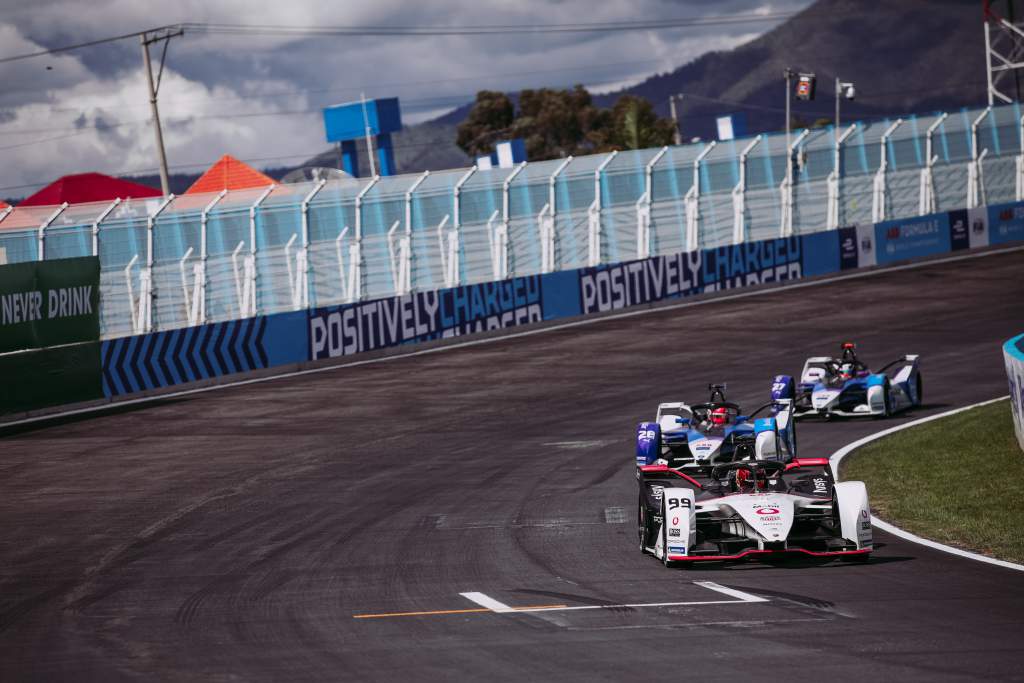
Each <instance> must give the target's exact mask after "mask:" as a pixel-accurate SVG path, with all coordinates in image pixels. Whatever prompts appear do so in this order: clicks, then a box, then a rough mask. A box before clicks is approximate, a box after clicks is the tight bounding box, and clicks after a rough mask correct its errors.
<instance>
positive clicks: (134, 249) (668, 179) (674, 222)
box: [0, 104, 1024, 338]
mask: <svg viewBox="0 0 1024 683" xmlns="http://www.w3.org/2000/svg"><path fill="white" fill-rule="evenodd" d="M1021 127H1022V119H1021V112H1020V107H1019V105H1017V104H1014V105H1008V106H1003V107H994V108H991V109H978V110H964V111H960V112H956V113H951V114H948V115H947V114H937V115H935V116H927V117H914V116H910V117H907V118H906V119H898V120H884V121H876V122H871V123H855V124H852V125H849V126H843V128H842V130H838V131H837V130H833V129H832V128H822V129H816V130H811V131H794V132H793V133H792V134H791V135H790V137H789V138H788V139H787V137H786V135H784V134H779V133H772V134H764V135H760V136H757V137H756V138H745V139H737V140H728V141H723V142H717V143H695V144H689V145H680V146H674V147H668V148H664V149H644V150H632V151H624V152H619V153H614V154H601V155H592V156H584V157H577V158H570V159H556V160H552V161H543V162H531V163H526V164H521V165H520V166H517V167H515V168H511V169H502V168H496V169H488V170H476V169H457V170H450V171H439V172H435V173H429V174H423V175H408V176H393V177H386V178H377V179H347V180H332V181H328V182H316V183H304V184H293V185H281V186H272V187H270V188H256V189H252V190H240V191H233V192H227V193H221V194H219V195H184V196H181V197H173V198H171V199H170V200H169V201H167V200H164V199H147V200H142V201H139V200H134V201H124V202H121V201H117V202H105V203H99V204H83V205H75V206H64V207H32V208H22V209H15V210H14V211H12V212H9V213H7V214H6V215H3V214H0V216H2V219H0V263H16V262H19V261H29V260H36V259H41V258H45V259H53V258H65V257H71V256H85V255H90V254H95V255H98V256H99V257H100V262H101V266H102V276H101V297H102V323H101V324H102V333H103V336H104V337H105V338H110V337H118V336H124V335H128V334H132V333H138V332H144V331H148V330H154V329H170V328H175V327H182V326H187V325H196V324H200V323H203V322H210V321H220V320H229V319H233V318H240V317H248V316H252V315H258V314H266V313H274V312H278V311H286V310H297V309H301V308H305V307H308V306H313V307H316V306H325V305H331V304H338V303H344V302H347V301H356V300H360V299H370V298H378V297H383V296H389V295H392V294H396V293H398V294H402V293H406V292H409V291H412V290H417V289H437V288H441V287H450V286H456V285H461V284H471V283H476V282H482V281H488V280H495V279H502V278H505V277H511V276H518V275H529V274H535V273H539V272H544V271H547V270H560V269H569V268H578V267H581V266H585V265H588V264H589V265H596V264H597V263H601V262H614V261H624V260H630V259H635V258H642V257H646V256H649V255H655V254H665V253H674V252H680V251H686V250H693V249H698V248H709V247H716V246H721V245H725V244H731V243H734V242H741V241H744V240H762V239H768V238H773V237H783V236H788V235H794V234H802V233H808V232H815V231H820V230H827V229H834V228H837V227H839V226H843V225H854V224H858V223H868V222H879V221H881V220H887V219H894V218H904V217H909V216H915V215H919V214H922V213H930V212H934V211H944V210H948V209H956V208H962V207H971V206H978V205H983V204H986V203H988V204H995V203H1000V202H1008V201H1014V200H1021V199H1022V196H1021V193H1022V191H1024V182H1022V181H1024V178H1022V173H1024V162H1022V159H1024V155H1022V149H1024V147H1022V141H1021ZM787 159H788V160H789V161H788V162H787Z"/></svg>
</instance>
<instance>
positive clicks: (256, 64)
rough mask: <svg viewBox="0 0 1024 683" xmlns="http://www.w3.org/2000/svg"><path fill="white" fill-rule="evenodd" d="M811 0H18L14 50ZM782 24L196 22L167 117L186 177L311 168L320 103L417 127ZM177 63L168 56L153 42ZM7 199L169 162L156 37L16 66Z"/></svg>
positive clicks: (6, 9)
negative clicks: (490, 98) (392, 104)
mask: <svg viewBox="0 0 1024 683" xmlns="http://www.w3.org/2000/svg"><path fill="white" fill-rule="evenodd" d="M810 3H811V0H718V1H717V2H709V1H707V0H605V1H604V2H593V1H592V0H562V1H559V2H544V1H542V0H514V1H511V0H474V1H472V2H470V1H469V0H461V1H460V0H434V1H432V2H418V3H412V2H409V1H408V0H405V1H402V0H374V1H372V2H355V1H346V2H323V1H322V0H313V1H311V0H289V2H279V1H275V2H267V1H266V0H245V1H244V2H243V1H242V0H220V1H218V0H212V1H211V0H178V1H177V2H174V3H167V2H160V3H157V2H144V1H142V0H90V1H89V2H83V1H82V0H32V1H31V2H24V1H23V0H0V10H2V11H0V59H2V58H4V57H10V56H15V55H22V54H26V53H32V52H37V51H40V50H44V49H53V48H58V47H63V46H67V45H73V44H77V43H81V42H87V41H92V40H97V39H102V38H108V37H112V36H117V35H122V34H128V33H132V32H138V31H141V30H145V29H149V28H153V27H158V26H164V25H169V24H177V23H181V22H190V23H197V24H204V25H209V24H234V25H237V24H247V25H254V24H258V25H264V26H278V27H280V26H301V27H341V26H346V27H352V26H377V27H408V26H416V27H426V26H430V27H438V26H445V27H454V26H481V25H488V26H495V25H500V26H508V25H527V26H536V25H549V26H550V25H557V24H561V25H564V24H572V23H579V22H593V23H602V24H613V23H614V24H618V23H621V22H635V21H640V20H642V21H651V20H668V19H682V18H688V17H695V18H696V17H701V16H708V15H715V16H722V15H734V14H736V13H743V14H748V13H758V14H768V15H772V14H778V13H789V12H794V11H798V10H800V9H803V8H804V7H806V6H807V5H809V4H810ZM776 23H778V20H775V21H759V22H751V23H743V24H732V25H715V26H703V27H699V28H697V27H687V28H672V29H662V30H643V31H633V32H601V33H554V34H552V33H548V34H533V35H523V34H516V35H484V36H480V35H476V36H473V35H461V36H451V35H447V36H423V35H420V36H338V35H334V36H310V35H305V34H300V35H266V34H256V33H252V32H247V33H245V34H241V35H239V34H224V33H213V32H208V31H204V30H203V29H201V28H200V29H195V30H187V31H186V32H185V35H184V36H182V37H179V38H174V39H173V40H172V41H171V44H170V48H169V51H168V54H167V62H166V67H165V70H164V74H163V81H162V84H161V86H160V95H159V100H160V116H161V119H162V121H163V124H164V139H165V144H166V147H167V156H168V162H169V164H170V165H171V170H172V172H174V171H186V172H195V171H200V170H202V169H204V168H205V167H206V166H207V165H209V164H210V163H211V162H213V161H214V160H216V159H217V158H218V157H219V156H220V155H221V154H224V153H228V154H233V155H235V156H237V157H239V158H241V159H245V160H249V161H250V162H251V163H253V164H254V165H256V166H259V167H266V166H282V165H286V164H296V163H299V162H301V161H303V160H304V159H306V158H308V157H310V156H313V155H314V154H316V153H318V152H321V151H323V150H324V149H325V148H326V146H327V145H326V143H325V142H324V134H323V125H322V119H321V118H320V113H319V111H320V108H321V107H323V106H325V105H328V104H333V103H338V102H346V101H351V100H355V99H358V98H359V95H360V92H365V93H366V95H367V97H384V96H396V95H397V96H399V97H400V98H401V103H402V110H403V118H404V120H405V122H406V123H407V124H409V123H416V122H419V121H422V120H425V119H428V118H431V117H433V116H436V115H438V114H440V113H442V112H443V111H445V110H446V109H450V108H452V107H453V106H456V105H458V104H461V103H463V102H465V101H469V100H471V99H472V97H473V94H474V93H475V92H476V91H477V90H480V89H484V88H487V89H495V90H516V89H519V88H524V87H540V86H552V87H557V86H568V85H570V84H572V83H578V82H579V83H584V84H586V85H587V86H588V87H590V88H591V89H592V90H594V91H596V92H601V91H607V90H611V89H615V88H617V87H620V86H622V85H628V84H631V83H634V82H637V81H639V80H642V79H643V78H644V77H645V76H647V75H650V74H653V73H657V72H664V71H669V70H671V69H674V68H675V67H678V66H680V65H682V64H684V63H686V62H689V61H691V60H693V59H694V58H696V57H698V56H700V55H701V54H703V53H704V52H707V51H709V50H721V49H729V48H731V47H734V46H736V45H739V44H741V43H744V42H746V41H748V40H751V39H752V38H754V37H756V36H757V35H759V34H761V33H763V32H765V31H767V30H769V29H770V28H772V27H773V26H774V25H775V24H776ZM153 57H154V60H155V61H156V62H158V61H159V49H154V50H153ZM0 84H2V87H0V159H2V162H0V197H21V196H25V195H27V194H30V193H31V192H33V191H35V190H36V189H38V188H39V187H40V186H42V185H45V184H46V183H48V182H50V181H51V180H53V179H55V178H57V177H59V176H61V175H65V174H68V173H80V172H86V171H100V172H104V173H109V174H126V173H153V172H156V165H157V162H156V154H155V151H154V143H153V132H152V127H151V126H150V125H149V104H148V100H147V94H146V86H145V76H144V72H143V70H142V57H141V48H140V46H139V43H138V39H137V38H135V39H126V40H122V41H117V42H113V43H106V44H102V45H97V46H94V47H87V48H82V49H78V50H73V51H68V52H62V53H59V54H53V55H46V56H40V57H34V58H31V59H23V60H17V61H9V62H0Z"/></svg>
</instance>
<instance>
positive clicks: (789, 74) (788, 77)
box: [782, 67, 796, 149]
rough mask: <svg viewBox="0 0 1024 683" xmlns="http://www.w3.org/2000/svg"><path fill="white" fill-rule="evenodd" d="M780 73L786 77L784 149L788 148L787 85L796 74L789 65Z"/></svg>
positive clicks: (788, 85)
mask: <svg viewBox="0 0 1024 683" xmlns="http://www.w3.org/2000/svg"><path fill="white" fill-rule="evenodd" d="M782 75H783V76H784V77H785V79H786V149H789V97H790V95H789V87H790V81H791V80H792V78H793V76H794V75H796V72H795V71H793V70H792V69H790V68H789V67H786V70H785V71H783V72H782Z"/></svg>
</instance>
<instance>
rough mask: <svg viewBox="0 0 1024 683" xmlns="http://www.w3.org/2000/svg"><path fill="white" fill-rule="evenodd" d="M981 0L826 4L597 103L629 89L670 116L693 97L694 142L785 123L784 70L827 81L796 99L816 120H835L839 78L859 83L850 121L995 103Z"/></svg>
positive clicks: (686, 112) (685, 115) (804, 114)
mask: <svg viewBox="0 0 1024 683" xmlns="http://www.w3.org/2000/svg"><path fill="white" fill-rule="evenodd" d="M983 31H984V29H983V25H982V8H981V3H980V2H977V0H901V1H900V2H892V1H889V2H864V1H863V0H819V1H818V2H816V3H814V4H813V5H811V6H809V7H808V8H807V9H805V10H804V11H802V12H801V13H799V14H798V15H796V16H794V17H793V18H791V19H790V20H789V21H787V22H785V23H783V24H780V25H779V26H777V27H776V28H774V29H773V30H771V31H769V32H768V33H766V34H764V35H762V36H760V37H759V38H756V39H755V40H753V41H751V42H749V43H747V44H745V45H741V46H739V47H737V48H735V49H733V50H730V51H727V52H711V53H708V54H705V55H703V56H701V57H699V58H698V59H696V60H694V61H693V62H690V63H689V64H686V65H684V66H682V67H680V68H678V69H676V70H674V71H672V72H670V73H666V74H659V75H657V76H652V77H651V78H648V79H647V80H645V81H643V82H642V83H639V84H637V85H635V86H633V87H630V88H628V89H625V90H623V91H621V92H618V93H611V94H608V95H602V96H599V97H596V98H595V100H596V102H597V103H599V104H601V105H603V106H610V105H611V104H612V103H613V102H614V101H615V99H616V98H617V97H618V96H619V95H621V94H624V93H631V94H634V95H639V96H642V97H645V98H647V99H648V100H650V101H651V102H653V103H654V104H655V106H656V108H657V110H658V111H659V113H661V114H662V115H663V116H664V115H667V114H668V98H669V95H671V94H672V93H686V96H684V99H683V104H682V109H681V113H680V120H681V127H682V129H683V134H684V137H686V138H689V137H692V136H700V137H704V138H710V137H715V121H714V119H715V117H716V116H719V115H721V114H724V113H732V112H737V111H742V112H745V113H746V116H747V122H748V130H749V132H751V133H759V132H763V131H766V130H779V129H781V128H784V127H785V114H784V107H785V100H784V99H783V97H784V94H783V90H784V85H783V83H784V81H783V71H784V70H785V69H786V68H787V67H789V68H792V69H793V70H795V71H802V72H813V73H815V74H816V75H817V77H818V88H817V97H816V99H815V101H813V102H793V109H792V111H793V115H794V116H798V117H800V118H802V119H804V120H806V121H813V120H815V119H817V118H828V119H830V120H831V119H832V118H833V116H834V102H835V100H834V93H835V86H834V81H835V78H836V76H839V77H841V78H842V80H844V81H852V82H853V83H855V84H856V89H857V99H856V100H854V101H852V102H847V101H844V102H843V109H842V118H843V120H847V121H851V120H853V119H858V118H877V117H883V116H891V115H898V114H906V113H913V112H920V113H928V112H932V111H936V110H950V109H959V108H960V107H964V106H983V105H984V104H985V103H986V102H987V96H986V77H985V42H984V40H985V39H984V32H983Z"/></svg>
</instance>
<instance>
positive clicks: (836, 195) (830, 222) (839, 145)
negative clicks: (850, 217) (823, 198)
mask: <svg viewBox="0 0 1024 683" xmlns="http://www.w3.org/2000/svg"><path fill="white" fill-rule="evenodd" d="M856 130H857V124H856V123H854V124H853V125H851V126H850V127H849V128H847V129H846V130H844V131H843V134H842V135H840V136H839V137H838V138H836V142H835V145H836V147H835V151H834V152H833V155H834V156H833V158H832V172H831V173H829V174H828V179H827V180H826V182H827V183H828V216H827V217H826V219H827V222H826V227H827V228H828V229H829V230H835V229H837V228H838V227H839V206H840V204H841V202H842V193H841V191H840V185H839V180H840V178H841V177H842V175H843V168H842V149H843V143H844V142H846V138H848V137H850V136H851V135H853V133H854V131H856Z"/></svg>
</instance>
